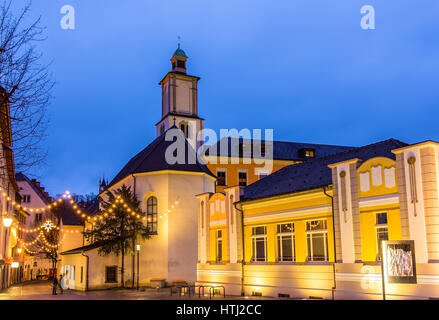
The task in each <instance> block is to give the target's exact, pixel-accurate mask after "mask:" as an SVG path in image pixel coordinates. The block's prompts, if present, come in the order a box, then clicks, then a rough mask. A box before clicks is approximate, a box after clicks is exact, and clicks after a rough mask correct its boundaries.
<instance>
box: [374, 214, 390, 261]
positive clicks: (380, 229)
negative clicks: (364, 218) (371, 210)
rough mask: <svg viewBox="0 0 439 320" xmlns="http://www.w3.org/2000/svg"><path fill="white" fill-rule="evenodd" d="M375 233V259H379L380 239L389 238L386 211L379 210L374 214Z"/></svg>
mask: <svg viewBox="0 0 439 320" xmlns="http://www.w3.org/2000/svg"><path fill="white" fill-rule="evenodd" d="M375 233H376V239H377V261H380V260H381V250H382V249H381V241H386V240H389V227H388V225H387V213H386V212H381V213H377V215H376V224H375Z"/></svg>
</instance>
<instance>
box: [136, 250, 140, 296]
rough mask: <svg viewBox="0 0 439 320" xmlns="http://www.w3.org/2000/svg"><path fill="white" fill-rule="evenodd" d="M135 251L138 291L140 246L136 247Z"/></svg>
mask: <svg viewBox="0 0 439 320" xmlns="http://www.w3.org/2000/svg"><path fill="white" fill-rule="evenodd" d="M136 250H137V291H139V254H140V244H138V245H136Z"/></svg>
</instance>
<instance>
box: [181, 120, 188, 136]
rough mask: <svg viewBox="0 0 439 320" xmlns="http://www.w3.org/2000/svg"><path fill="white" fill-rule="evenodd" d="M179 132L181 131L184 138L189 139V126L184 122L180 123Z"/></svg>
mask: <svg viewBox="0 0 439 320" xmlns="http://www.w3.org/2000/svg"><path fill="white" fill-rule="evenodd" d="M180 130H181V131H183V133H184V136H185V137H186V138H187V139H189V124H188V123H187V122H186V121H183V122H181V123H180Z"/></svg>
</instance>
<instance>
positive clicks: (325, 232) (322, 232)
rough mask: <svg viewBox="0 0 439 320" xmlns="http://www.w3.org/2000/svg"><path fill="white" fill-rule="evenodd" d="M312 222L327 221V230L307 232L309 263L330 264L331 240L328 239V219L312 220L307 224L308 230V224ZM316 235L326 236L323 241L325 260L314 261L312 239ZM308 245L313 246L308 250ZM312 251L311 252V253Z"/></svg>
mask: <svg viewBox="0 0 439 320" xmlns="http://www.w3.org/2000/svg"><path fill="white" fill-rule="evenodd" d="M311 221H326V229H320V230H311V231H308V230H306V231H305V233H306V256H307V261H308V262H328V261H329V238H328V220H327V219H312V220H307V221H306V222H305V226H306V229H308V222H311ZM315 234H323V236H324V238H323V239H324V241H323V246H324V252H325V257H324V260H314V258H313V247H312V237H313V235H315ZM308 236H310V241H308ZM308 243H310V244H311V246H310V248H308V247H309V246H308ZM310 249H311V252H309V251H310Z"/></svg>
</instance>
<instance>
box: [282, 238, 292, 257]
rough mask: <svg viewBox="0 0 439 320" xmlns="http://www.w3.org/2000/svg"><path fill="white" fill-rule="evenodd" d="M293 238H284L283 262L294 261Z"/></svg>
mask: <svg viewBox="0 0 439 320" xmlns="http://www.w3.org/2000/svg"><path fill="white" fill-rule="evenodd" d="M291 240H292V239H291V236H288V237H283V238H282V254H283V257H282V260H283V261H293V246H292V241H291Z"/></svg>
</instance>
